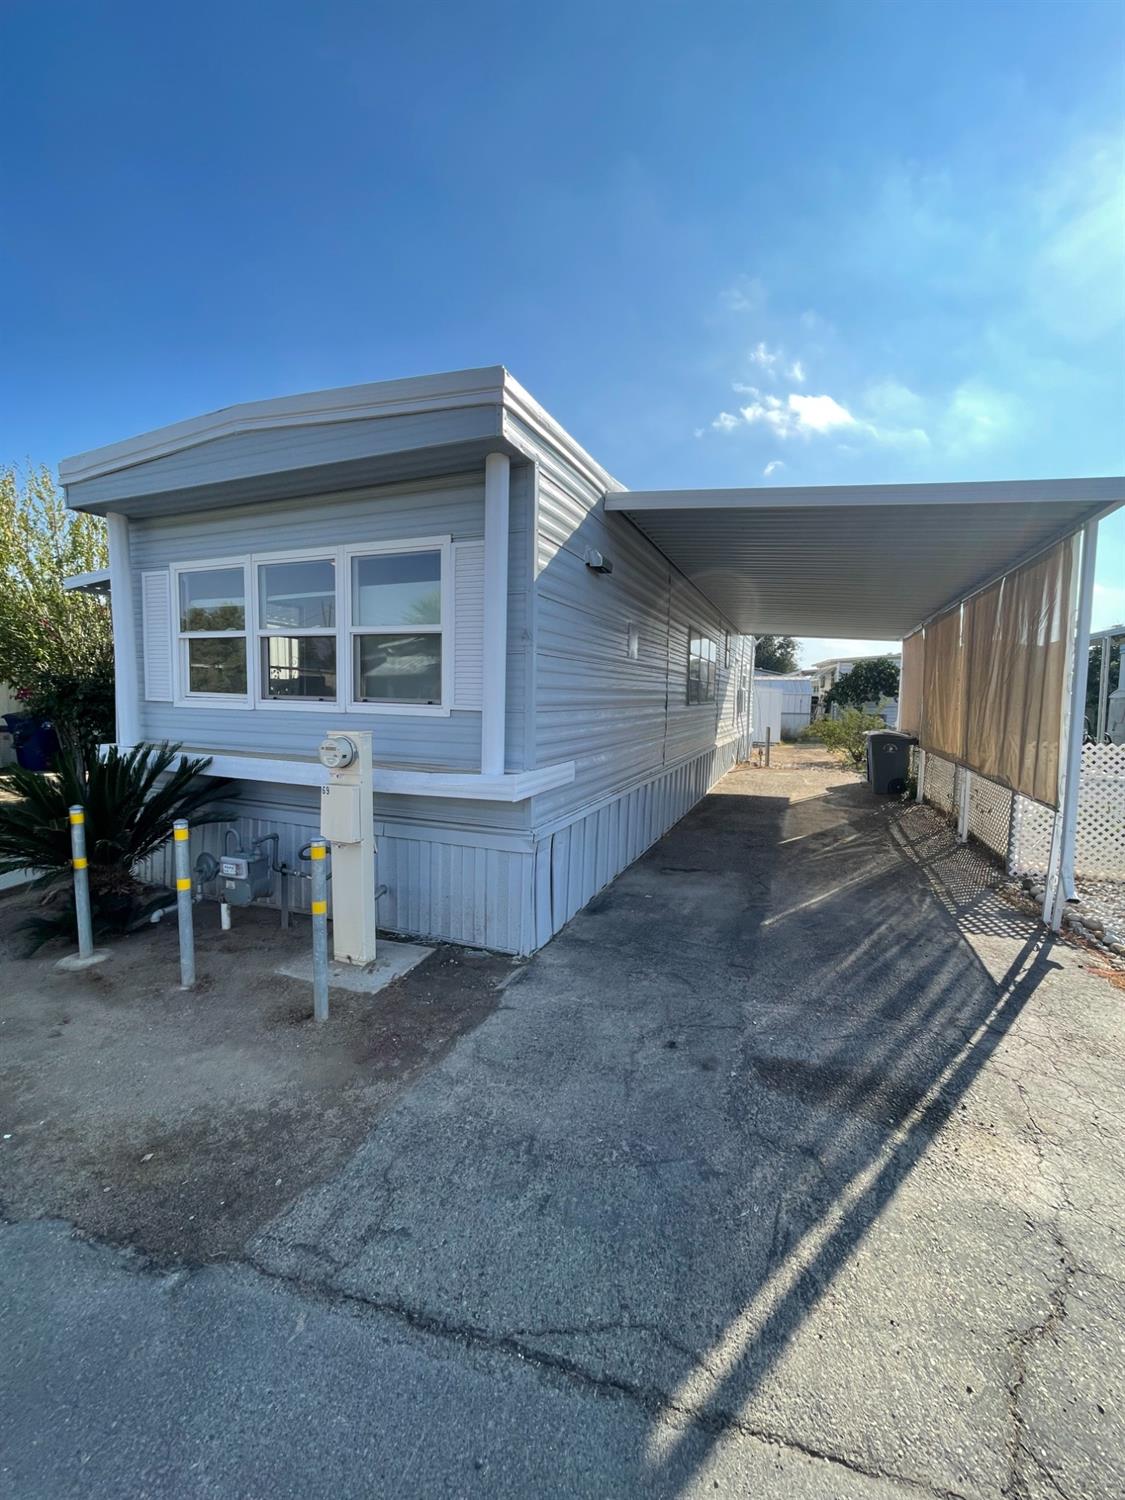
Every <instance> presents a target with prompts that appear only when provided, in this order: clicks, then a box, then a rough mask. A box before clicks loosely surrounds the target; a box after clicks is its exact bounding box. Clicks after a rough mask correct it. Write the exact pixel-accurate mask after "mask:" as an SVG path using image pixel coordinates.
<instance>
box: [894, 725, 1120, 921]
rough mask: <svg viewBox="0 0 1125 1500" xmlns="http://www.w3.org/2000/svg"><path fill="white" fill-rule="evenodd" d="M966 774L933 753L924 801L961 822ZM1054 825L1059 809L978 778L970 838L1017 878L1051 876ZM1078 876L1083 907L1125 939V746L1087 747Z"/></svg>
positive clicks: (972, 796) (927, 762) (1080, 800)
mask: <svg viewBox="0 0 1125 1500" xmlns="http://www.w3.org/2000/svg"><path fill="white" fill-rule="evenodd" d="M966 774H968V773H967V772H965V771H964V770H963V769H962V768H961V767H960V766H958V765H955V764H954V763H953V762H952V761H949V760H944V759H942V758H941V757H940V756H937V755H933V754H930V753H927V755H926V757H925V771H924V782H923V786H922V795H923V797H924V798H925V800H926V801H927V802H928V803H930V805H931V806H932V807H935V808H937V809H938V811H939V812H942V813H944V814H945V815H946V817H950V818H954V819H956V818H957V816H958V813H959V810H960V807H961V795H962V788H963V785H964V781H963V778H964V777H965V775H966ZM1054 826H1055V814H1054V810H1053V809H1052V808H1049V807H1045V806H1044V805H1043V804H1042V803H1041V802H1033V801H1032V800H1031V798H1030V797H1024V796H1022V795H1021V794H1020V793H1018V792H1017V793H1014V794H1013V793H1012V792H1010V791H1009V790H1008V789H1007V787H1002V786H1000V785H998V784H997V783H996V782H995V781H988V780H987V779H986V778H985V777H983V776H978V775H976V774H975V773H974V774H973V777H972V784H971V786H970V788H969V824H968V832H969V836H970V838H974V839H976V840H977V841H978V842H979V843H981V844H983V845H984V846H985V848H987V849H989V850H990V851H991V852H992V853H993V854H995V855H996V856H997V857H998V858H999V859H1000V860H1002V861H1003V863H1004V867H1005V869H1006V870H1007V871H1008V873H1009V874H1010V875H1046V873H1047V867H1048V864H1049V862H1050V858H1051V838H1052V835H1053V831H1054ZM1074 878H1075V885H1076V887H1077V895H1078V897H1079V899H1080V900H1081V902H1082V904H1083V906H1084V907H1086V908H1087V909H1088V910H1089V911H1090V912H1092V913H1093V914H1094V915H1095V916H1097V917H1099V918H1100V919H1101V921H1102V922H1103V923H1104V924H1105V926H1106V927H1107V928H1108V929H1112V930H1113V931H1115V932H1116V933H1118V934H1119V935H1121V934H1123V933H1125V745H1086V746H1085V747H1084V748H1083V751H1082V773H1081V780H1080V782H1079V788H1078V820H1077V824H1076V827H1075V859H1074Z"/></svg>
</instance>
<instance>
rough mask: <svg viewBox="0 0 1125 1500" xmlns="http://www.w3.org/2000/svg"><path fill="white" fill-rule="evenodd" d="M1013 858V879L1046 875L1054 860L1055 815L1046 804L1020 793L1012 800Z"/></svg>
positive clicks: (1011, 866)
mask: <svg viewBox="0 0 1125 1500" xmlns="http://www.w3.org/2000/svg"><path fill="white" fill-rule="evenodd" d="M1012 819H1013V827H1012V856H1011V863H1010V866H1009V868H1010V869H1011V872H1012V874H1013V875H1045V874H1046V873H1047V865H1048V863H1049V862H1050V858H1051V834H1052V832H1053V830H1054V827H1055V814H1054V811H1053V810H1052V809H1051V808H1049V807H1044V806H1043V804H1042V802H1033V801H1032V800H1031V798H1030V797H1025V796H1023V794H1022V793H1020V792H1017V793H1016V795H1015V796H1014V797H1013V798H1012Z"/></svg>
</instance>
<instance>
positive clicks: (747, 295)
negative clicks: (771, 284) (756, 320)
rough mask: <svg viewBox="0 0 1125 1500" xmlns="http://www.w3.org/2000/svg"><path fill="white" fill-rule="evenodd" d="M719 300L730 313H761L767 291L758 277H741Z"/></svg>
mask: <svg viewBox="0 0 1125 1500" xmlns="http://www.w3.org/2000/svg"><path fill="white" fill-rule="evenodd" d="M719 300H720V301H721V302H722V304H723V306H724V307H725V308H726V309H727V310H728V312H735V313H752V312H761V310H762V308H763V307H764V306H765V301H766V289H765V287H764V286H763V284H762V282H761V281H760V279H759V278H758V277H757V276H739V277H737V278H736V279H735V280H734V281H733V282H732V283H731V285H730V286H728V287H727V288H726V290H725V291H724V292H722V294H721V295H720V298H719Z"/></svg>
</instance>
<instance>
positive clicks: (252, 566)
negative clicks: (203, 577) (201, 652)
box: [169, 535, 488, 719]
mask: <svg viewBox="0 0 1125 1500" xmlns="http://www.w3.org/2000/svg"><path fill="white" fill-rule="evenodd" d="M400 552H439V553H440V554H441V623H440V625H437V626H429V627H416V628H415V632H414V633H417V634H420V635H440V637H441V703H440V704H437V703H357V702H356V699H355V691H354V689H355V648H354V645H353V639H354V637H353V629H358V630H363V629H364V627H362V626H357V627H353V625H352V559H353V558H354V557H375V556H387V555H388V554H389V555H392V556H393V555H394V554H395V553H400ZM329 559H331V561H332V562H333V563H334V564H335V567H336V628H335V631H330V630H323V631H308V632H303V633H305V634H316V635H333V634H334V635H335V638H336V697H335V698H334V699H331V700H330V699H326V698H308V699H286V698H267V697H266V696H265V693H264V687H265V684H264V681H263V673H262V651H261V645H260V644H259V643H260V642H261V640H262V639H263V638H264V637H265V636H267V635H281V636H286V635H292V634H293V633H294V632H293V631H287V630H265V629H263V628H261V627H260V625H259V614H260V609H259V598H258V568H259V567H260V566H261V565H262V564H265V563H275V562H325V561H327V560H329ZM209 568H241V569H242V577H243V587H244V590H245V599H246V621H245V629H244V630H200V631H194V630H192V631H182V630H181V629H180V574H181V573H196V572H201V571H205V570H207V569H209ZM169 571H170V573H171V578H172V606H173V609H174V611H175V616H174V626H175V653H174V686H173V706H174V707H176V708H232V709H258V708H261V709H265V710H267V711H271V712H272V711H274V710H277V709H281V710H282V711H284V712H286V713H288V712H290V711H292V712H294V713H308V712H310V711H311V712H314V713H325V712H330V711H331V710H333V709H335V710H336V711H337V712H346V713H349V714H407V715H414V716H416V717H424V718H443V719H444V718H448V717H449V715H450V713H451V712H452V709H453V692H454V661H455V656H454V652H455V644H456V643H455V616H454V596H453V538H452V537H451V536H447V535H443V536H422V537H406V538H403V539H402V540H401V541H400V540H398V539H397V538H396V540H394V541H393V542H390V541H389V542H352V543H349V544H348V545H347V546H344V547H302V548H298V549H292V548H290V549H286V550H282V551H278V552H249V553H243V554H241V556H238V557H218V558H211V557H208V558H203V559H201V560H198V561H194V562H183V563H173V564H172V565H171V567H170V569H169ZM298 633H302V632H298ZM373 633H379V632H373ZM382 633H384V634H387V635H393V634H396V633H403V634H408V633H411V632H408V631H407V630H406V627H403V628H402V631H401V632H396V631H394V630H391V629H389V628H388V629H387V630H386V631H384V632H382ZM239 636H242V637H244V638H245V642H246V683H247V692H246V694H245V695H244V696H243V695H237V694H234V693H193V692H190V691H189V690H188V688H187V682H188V672H187V647H186V644H185V643H186V642H187V641H188V640H191V639H204V640H206V639H219V638H222V637H239ZM487 670H488V664H487V663H485V671H487Z"/></svg>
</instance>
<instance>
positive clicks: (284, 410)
mask: <svg viewBox="0 0 1125 1500" xmlns="http://www.w3.org/2000/svg"><path fill="white" fill-rule="evenodd" d="M60 475H61V478H62V481H63V484H64V486H65V490H66V496H67V502H68V504H69V505H70V506H72V507H73V508H75V509H79V510H88V511H93V512H96V513H98V514H101V515H105V516H107V517H108V520H109V534H110V574H111V583H112V595H113V605H114V634H115V651H116V656H117V673H118V707H117V712H118V725H117V737H118V741H119V743H122V744H134V743H139V742H141V741H148V740H162V739H168V740H176V741H180V742H182V744H183V745H184V747H185V749H187V750H190V751H192V752H196V753H206V754H209V755H211V756H213V757H214V762H213V766H212V772H213V774H216V775H224V776H231V777H234V778H235V779H236V780H237V782H238V784H239V785H238V792H239V795H238V797H237V799H236V800H234V801H232V803H231V806H230V813H231V821H232V822H238V823H239V824H240V825H241V829H242V832H243V833H244V834H245V835H246V836H248V837H252V836H259V835H261V834H263V833H269V832H276V833H278V834H279V835H280V855H281V858H282V859H283V860H284V861H286V862H288V863H291V864H292V863H295V862H296V859H297V854H298V851H299V849H300V848H301V846H302V845H304V844H305V843H306V842H307V840H308V839H310V838H312V837H313V836H314V835H315V834H316V833H317V832H318V817H319V811H318V803H319V786H320V785H321V783H322V781H323V778H324V775H325V773H324V771H323V770H322V768H321V767H320V765H319V763H318V761H317V758H316V751H317V746H318V743H319V742H320V740H321V739H322V738H323V736H324V734H325V733H326V732H327V731H329V730H334V729H345V730H346V729H347V728H349V727H351V728H353V729H370V730H371V731H372V732H373V734H374V740H375V761H376V776H375V787H376V791H375V814H374V815H375V828H376V834H377V836H378V840H379V852H378V860H379V867H378V879H379V881H380V882H382V883H385V885H386V886H387V894H386V895H385V896H384V897H383V900H382V902H381V905H380V909H379V920H380V925H381V926H383V927H385V928H388V929H390V930H393V931H398V932H402V933H409V934H414V935H420V936H423V937H431V938H445V939H450V940H452V941H455V942H461V943H468V944H475V945H480V946H485V947H490V948H496V949H500V950H504V951H507V952H513V953H528V952H531V951H532V950H534V949H535V948H537V947H539V946H540V945H542V944H543V943H545V942H546V941H547V940H548V939H549V938H550V937H551V935H552V934H553V933H554V932H557V931H558V930H559V928H560V927H561V926H562V925H563V924H564V923H565V922H566V921H568V920H569V919H570V917H572V916H573V915H574V913H575V912H576V911H578V910H579V909H580V908H581V907H582V906H583V905H584V904H585V903H586V902H587V901H588V900H589V899H590V898H591V897H592V896H593V895H594V894H595V892H596V891H598V890H599V889H600V888H601V887H602V886H604V885H605V884H607V882H608V881H610V880H611V879H612V878H613V876H614V875H616V874H617V873H618V872H619V871H620V870H621V869H623V868H624V867H625V866H626V865H627V864H629V863H630V862H631V861H632V860H634V859H636V858H637V856H638V855H639V854H641V853H642V852H643V850H645V849H646V848H647V847H648V846H649V845H650V844H651V843H653V842H654V841H655V840H656V839H657V838H658V837H659V836H660V835H661V833H663V832H664V830H665V829H667V828H668V827H670V826H671V824H672V823H674V822H675V821H676V820H677V819H678V818H680V817H681V816H682V815H683V814H684V813H685V812H686V811H687V810H688V809H689V808H690V807H691V806H692V805H693V803H695V802H696V801H697V800H698V799H699V798H700V797H701V796H703V794H704V793H705V792H706V791H707V789H708V788H709V787H710V786H712V785H713V784H714V782H715V781H717V780H718V778H719V777H720V776H722V774H723V773H724V772H725V771H726V770H728V769H729V768H730V766H731V765H733V764H734V762H735V760H736V759H737V758H738V757H739V756H740V755H742V756H745V755H746V754H747V753H748V747H749V730H750V723H749V721H750V703H751V694H750V686H751V684H750V670H751V649H750V648H751V642H750V640H749V639H748V638H743V637H740V636H739V635H738V634H737V633H736V632H735V630H734V628H733V626H732V625H731V623H730V622H729V621H728V620H727V619H725V618H724V617H723V615H722V614H721V613H720V611H719V610H718V608H717V607H716V606H715V605H714V604H713V603H712V602H711V600H709V599H708V598H707V597H706V595H705V594H704V593H701V592H700V590H699V588H698V587H696V586H695V585H693V584H692V583H689V582H688V580H687V579H686V578H685V577H684V576H683V575H682V574H681V573H679V572H678V571H677V570H676V569H675V568H674V567H673V566H672V565H671V564H670V563H669V562H668V560H667V559H666V558H665V556H664V555H663V554H662V553H661V552H660V551H659V550H658V549H657V547H656V546H654V545H653V543H652V542H650V541H649V540H648V539H647V538H646V537H645V536H644V535H642V533H641V532H640V531H639V530H638V529H637V528H636V527H635V526H634V524H633V523H632V522H631V521H630V520H629V519H627V518H626V517H624V516H622V515H618V514H612V513H607V512H606V509H605V504H604V496H605V494H606V492H607V491H619V490H621V489H622V488H623V487H622V486H620V485H618V484H617V483H615V481H614V480H613V479H612V478H611V477H610V476H609V475H608V474H607V473H606V472H605V471H604V470H603V469H602V468H601V467H600V466H599V465H598V464H597V463H596V462H595V461H594V460H593V459H592V458H591V457H590V456H589V455H588V454H587V453H585V452H584V451H583V449H582V448H580V447H579V446H578V444H577V443H576V442H574V440H573V439H572V438H571V437H569V436H568V434H567V433H566V432H564V431H563V429H562V428H561V427H559V426H558V424H557V423H556V422H554V421H553V420H552V418H551V417H550V416H548V414H547V413H546V412H545V411H544V410H543V409H542V408H541V407H540V406H538V405H537V404H536V403H535V402H534V401H533V400H532V399H531V397H530V396H529V395H528V394H527V392H526V391H524V390H523V389H522V388H521V387H520V386H519V384H518V383H517V382H516V381H514V380H513V379H512V377H511V376H510V375H509V374H508V373H507V371H506V370H504V369H502V368H499V367H493V368H488V369H482V370H468V371H460V372H457V373H453V374H446V375H437V376H433V377H422V378H419V379H411V380H396V381H387V382H383V383H381V384H377V385H364V386H354V387H349V388H345V389H341V390H333V391H322V392H317V393H314V394H311V395H306V396H293V397H286V398H282V399H279V400H272V401H262V402H254V403H250V404H247V405H243V406H236V407H231V408H228V409H226V410H223V411H219V412H215V413H212V414H210V415H208V416H204V417H199V418H196V419H193V420H191V421H187V422H182V423H178V424H176V425H175V426H172V427H166V428H162V429H160V430H158V431H156V432H151V433H147V434H145V435H144V436H142V437H138V438H133V439H130V440H127V441H125V442H122V443H117V444H114V445H112V446H110V447H107V448H100V449H97V450H95V451H94V452H91V453H86V454H82V455H80V456H78V457H76V458H72V459H69V460H67V461H66V462H65V463H63V464H62V466H61V469H60ZM221 836H222V830H221V828H217V829H213V830H201V831H200V833H199V836H198V842H199V847H203V845H204V843H206V846H207V847H209V848H211V849H212V851H213V852H214V851H216V850H217V848H218V841H219V840H220V839H221Z"/></svg>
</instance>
